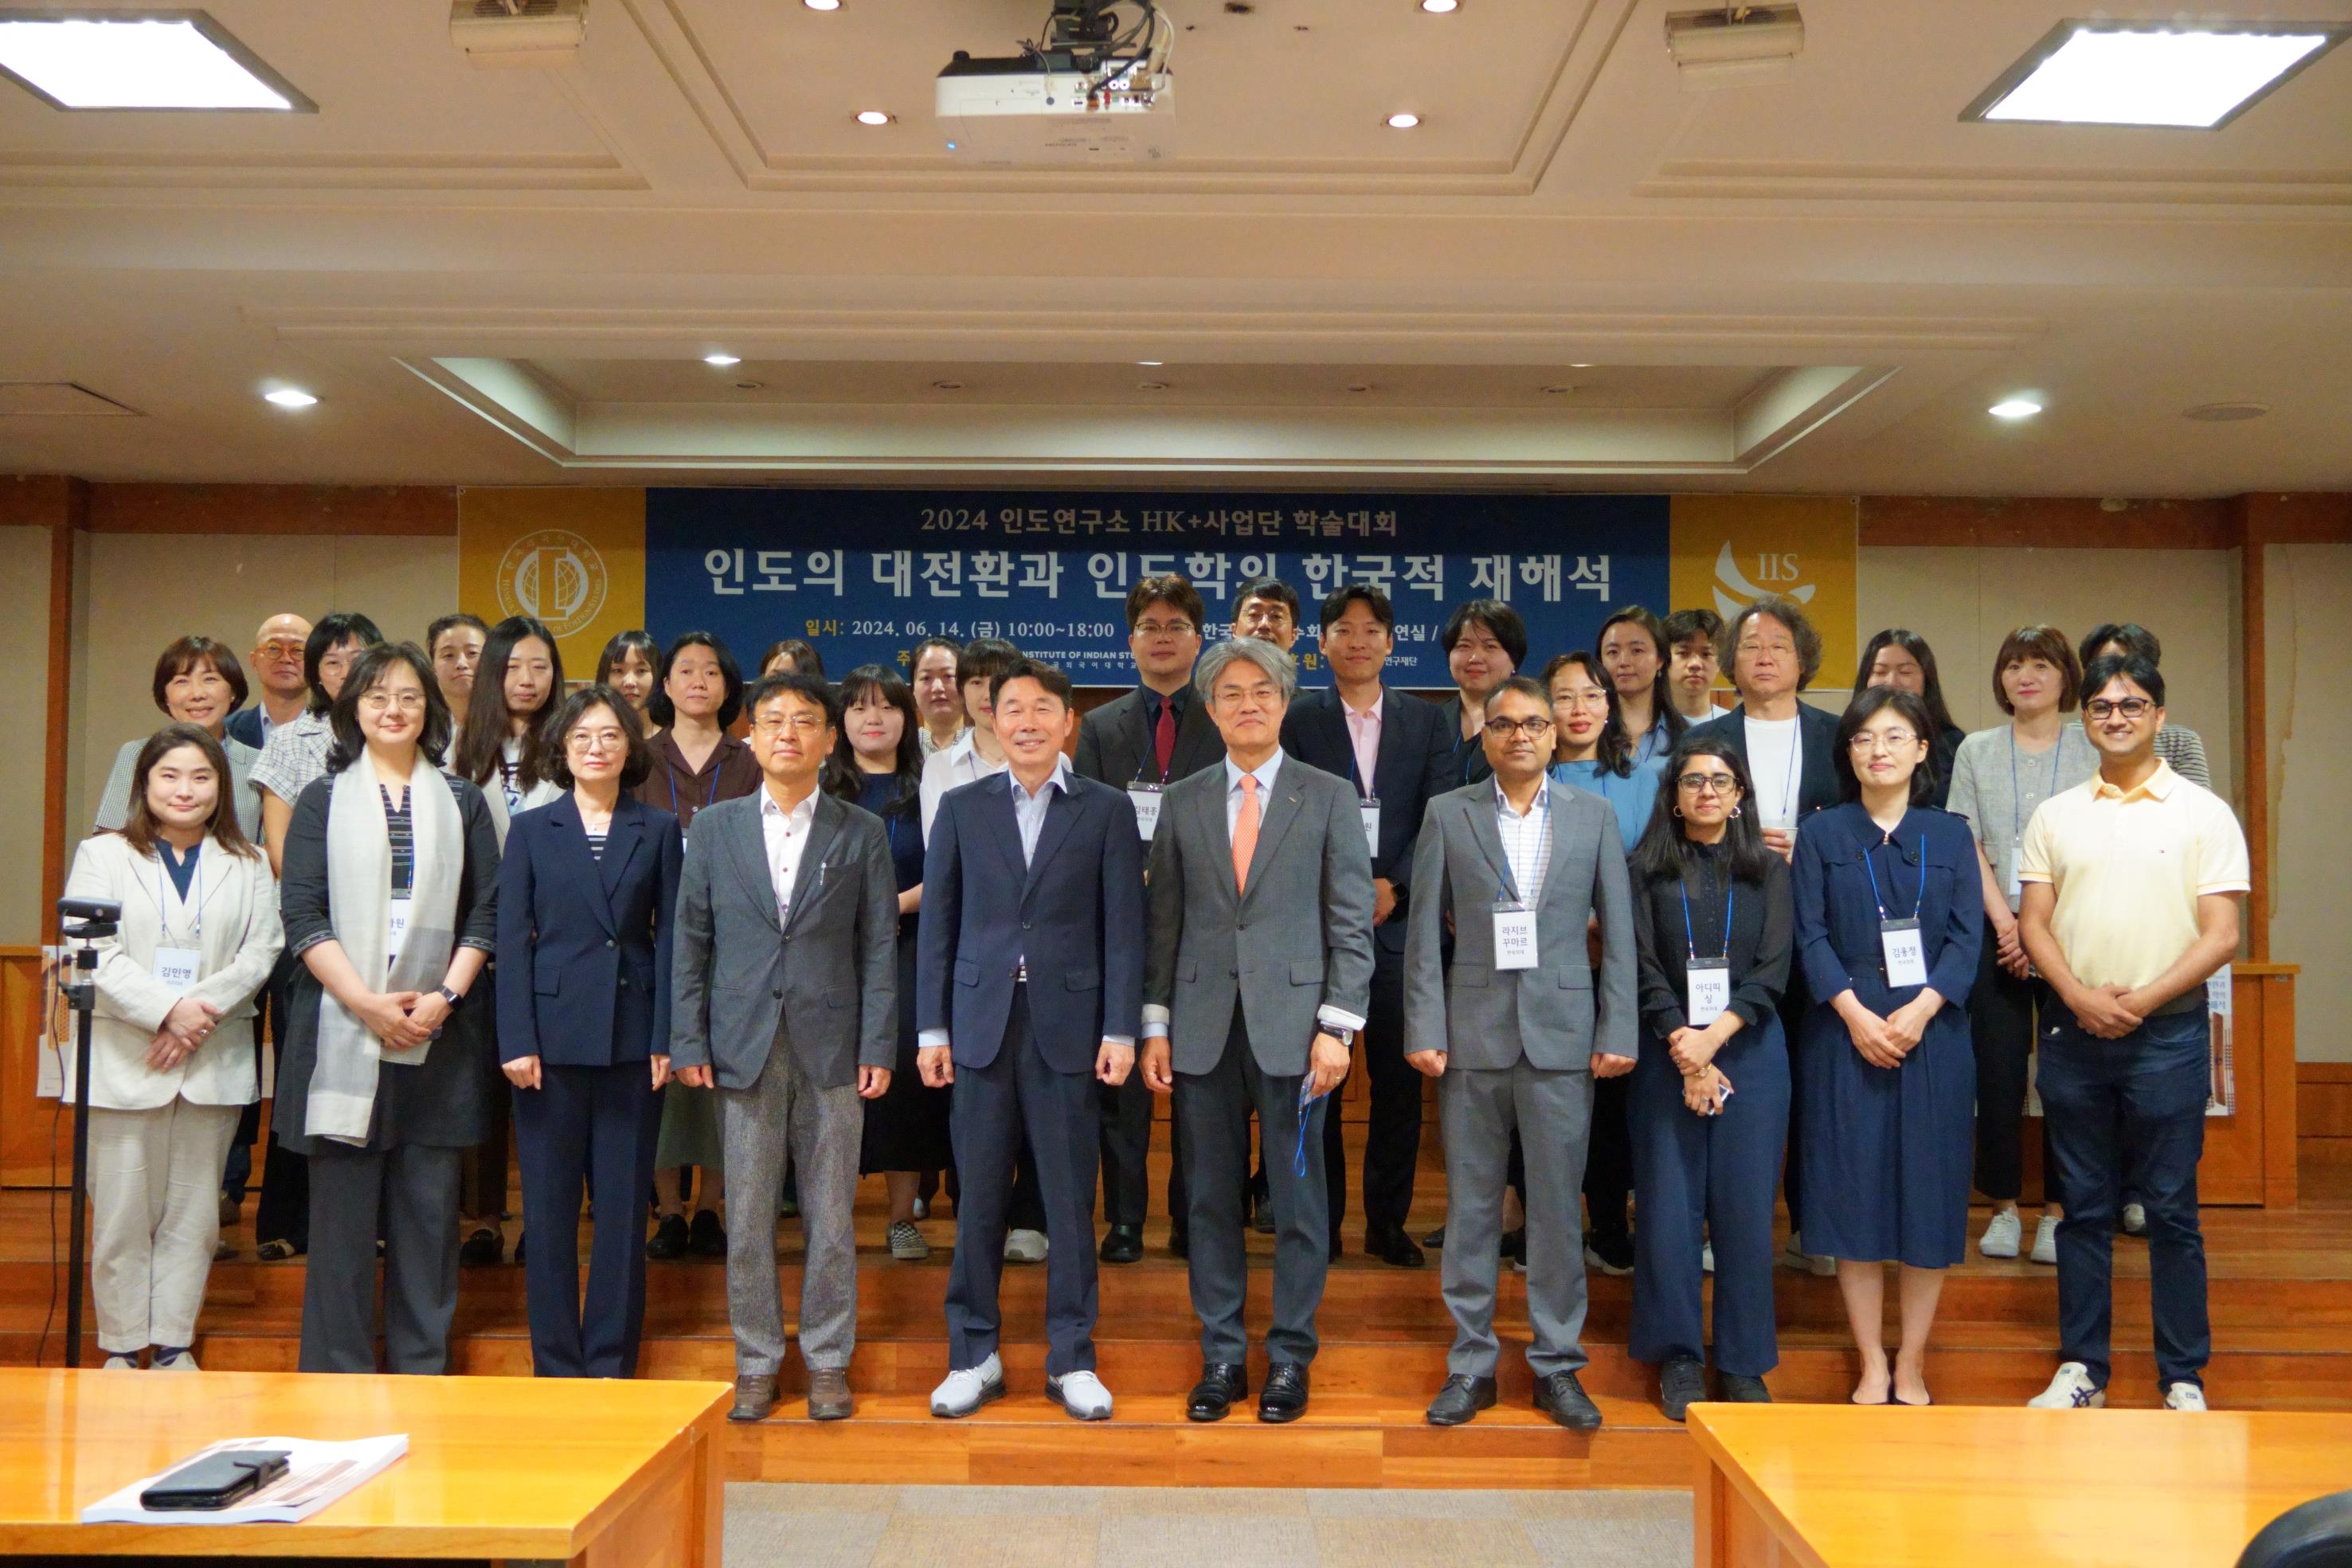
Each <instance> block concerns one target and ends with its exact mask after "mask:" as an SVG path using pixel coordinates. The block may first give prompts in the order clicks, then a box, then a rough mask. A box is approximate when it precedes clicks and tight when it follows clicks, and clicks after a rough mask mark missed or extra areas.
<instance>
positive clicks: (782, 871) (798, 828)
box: [760, 784, 816, 924]
mask: <svg viewBox="0 0 2352 1568" xmlns="http://www.w3.org/2000/svg"><path fill="white" fill-rule="evenodd" d="M815 821H816V791H815V790H814V789H812V790H810V791H809V792H808V795H807V796H806V798H804V799H803V800H802V801H801V803H800V804H799V805H797V806H794V807H793V809H792V810H789V811H787V810H784V809H783V808H782V806H779V805H777V804H776V797H775V795H774V793H773V792H772V791H771V790H770V789H768V787H767V786H766V785H764V784H762V785H761V787H760V837H761V839H762V840H763V841H766V844H767V847H768V884H769V885H770V886H771V887H773V888H774V889H775V890H776V919H777V921H778V923H780V924H781V923H782V921H783V920H784V919H785V918H786V917H787V916H788V915H791V914H792V907H793V883H796V882H797V881H798V880H799V879H800V874H801V852H803V850H805V849H807V848H808V841H809V829H810V827H811V826H812V825H813V824H814V822H815Z"/></svg>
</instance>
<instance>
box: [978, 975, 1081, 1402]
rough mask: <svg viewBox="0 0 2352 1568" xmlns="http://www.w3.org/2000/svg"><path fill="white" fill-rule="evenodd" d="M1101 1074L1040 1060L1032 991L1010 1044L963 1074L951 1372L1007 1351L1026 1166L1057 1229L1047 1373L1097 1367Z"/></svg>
mask: <svg viewBox="0 0 2352 1568" xmlns="http://www.w3.org/2000/svg"><path fill="white" fill-rule="evenodd" d="M1099 1087H1101V1085H1099V1084H1097V1082H1095V1080H1094V1078H1093V1076H1092V1075H1091V1073H1087V1072H1056V1071H1054V1069H1053V1068H1052V1067H1051V1066H1050V1065H1048V1064H1047V1062H1046V1061H1045V1057H1044V1056H1043V1055H1041V1054H1040V1053H1039V1051H1038V1050H1037V1041H1036V1037H1035V1035H1034V1033H1033V1032H1032V1030H1031V1029H1030V1024H1029V988H1028V987H1027V986H1026V985H1018V986H1015V987H1013V1011H1012V1012H1011V1014H1010V1015H1009V1016H1008V1017H1007V1018H1006V1019H1005V1024H1004V1043H1003V1045H1002V1046H1000V1047H999V1048H998V1050H997V1052H996V1059H995V1060H994V1061H991V1062H990V1063H989V1064H988V1065H987V1066H985V1067H970V1066H966V1065H964V1064H963V1063H961V1062H959V1063H957V1064H956V1070H955V1082H954V1083H953V1084H951V1085H950V1093H951V1095H952V1096H953V1098H952V1099H951V1100H950V1103H949V1112H948V1115H949V1122H950V1125H951V1127H952V1128H953V1130H954V1138H955V1147H956V1170H957V1172H958V1180H959V1181H960V1183H961V1188H962V1196H961V1197H959V1198H958V1199H957V1200H956V1247H955V1260H954V1263H953V1264H952V1266H950V1269H949V1270H948V1294H947V1318H948V1365H949V1367H950V1370H953V1371H966V1370H969V1369H970V1368H972V1367H975V1366H978V1365H979V1364H981V1363H982V1362H984V1361H986V1360H987V1359H988V1358H989V1357H990V1356H991V1355H993V1354H995V1353H996V1346H997V1336H998V1333H999V1332H1000V1331H1001V1329H1002V1328H1003V1313H1002V1312H1000V1310H999V1307H998V1298H997V1292H998V1290H999V1287H1000V1286H1001V1285H1002V1283H1003V1278H1004V1233H1005V1231H1006V1229H1007V1228H1009V1221H1010V1219H1011V1201H1012V1196H1013V1181H1014V1175H1013V1173H1014V1167H1015V1166H1016V1164H1017V1163H1018V1162H1020V1161H1021V1160H1022V1159H1023V1158H1024V1157H1026V1158H1027V1159H1029V1160H1030V1161H1031V1162H1032V1164H1031V1166H1030V1168H1031V1171H1032V1172H1033V1175H1032V1176H1031V1180H1032V1182H1033V1184H1034V1201H1035V1202H1036V1203H1037V1204H1038V1205H1039V1207H1042V1209H1043V1211H1044V1227H1045V1240H1046V1253H1045V1341H1046V1353H1045V1372H1046V1375H1048V1376H1053V1377H1060V1376H1063V1375H1066V1374H1068V1373H1073V1372H1091V1371H1093V1370H1094V1364H1095V1340H1094V1333H1095V1313H1096V1310H1097V1284H1096V1272H1095V1161H1096V1157H1097V1155H1096V1148H1097V1144H1096V1134H1097V1128H1096V1125H1095V1121H1096V1117H1097V1115H1098V1114H1099V1113H1100V1111H1099V1102H1098V1101H1097V1098H1096V1095H1095V1091H1096V1090H1097V1088H1099Z"/></svg>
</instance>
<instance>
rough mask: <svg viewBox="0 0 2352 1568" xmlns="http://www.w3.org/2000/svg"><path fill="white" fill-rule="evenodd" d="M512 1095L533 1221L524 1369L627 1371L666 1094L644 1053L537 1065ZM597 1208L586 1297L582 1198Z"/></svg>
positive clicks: (642, 1298) (546, 1372) (544, 1372)
mask: <svg viewBox="0 0 2352 1568" xmlns="http://www.w3.org/2000/svg"><path fill="white" fill-rule="evenodd" d="M513 1095H514V1124H515V1152H516V1154H517V1155H518V1157H519V1158H520V1162H521V1166H522V1211H523V1215H524V1218H525V1220H526V1222H527V1223H528V1224H529V1225H530V1228H531V1231H530V1253H529V1254H528V1255H527V1257H526V1258H525V1260H524V1262H523V1299H524V1301H525V1304H526V1306H527V1308H528V1311H529V1312H530V1366H531V1371H532V1372H534V1373H536V1374H537V1375H540V1376H541V1377H631V1376H634V1375H635V1374H636V1370H637V1342H638V1339H639V1337H640V1335H641V1334H642V1333H643V1332H644V1328H645V1318H646V1246H645V1241H646V1234H645V1231H646V1228H645V1208H644V1198H645V1192H646V1187H647V1186H649V1185H650V1184H651V1183H652V1181H653V1176H654V1142H655V1140H656V1137H658V1136H659V1134H660V1133H661V1098H660V1096H658V1095H656V1093H655V1092H654V1089H653V1074H652V1071H651V1070H650V1069H649V1068H648V1066H647V1064H646V1062H645V1061H623V1062H615V1063H614V1064H613V1065H612V1066H609V1067H560V1066H553V1065H549V1064H546V1063H542V1064H541V1067H540V1087H538V1088H537V1089H517V1090H514V1091H513ZM583 1186H585V1187H586V1189H587V1192H588V1200H589V1202H590V1203H592V1204H593V1205H594V1206H595V1209H596V1228H595V1233H594V1239H593V1241H592V1242H591V1243H590V1246H589V1253H588V1296H587V1300H586V1301H585V1302H584V1303H583V1301H582V1300H581V1296H580V1194H581V1189H582V1188H583Z"/></svg>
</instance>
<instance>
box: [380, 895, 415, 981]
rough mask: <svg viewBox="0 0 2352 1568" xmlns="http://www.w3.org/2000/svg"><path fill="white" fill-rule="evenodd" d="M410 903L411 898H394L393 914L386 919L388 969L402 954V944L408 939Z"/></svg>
mask: <svg viewBox="0 0 2352 1568" xmlns="http://www.w3.org/2000/svg"><path fill="white" fill-rule="evenodd" d="M408 905H409V900H407V899H405V898H395V899H394V900H393V901H392V911H391V914H390V915H389V916H388V917H387V918H386V919H385V921H384V926H383V957H384V967H385V968H387V969H389V968H390V967H392V963H393V960H394V959H396V958H398V957H399V956H400V949H401V946H402V945H403V944H404V943H405V942H406V941H407V940H408Z"/></svg>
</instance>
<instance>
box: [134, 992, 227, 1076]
mask: <svg viewBox="0 0 2352 1568" xmlns="http://www.w3.org/2000/svg"><path fill="white" fill-rule="evenodd" d="M220 1016H221V1010H220V1009H218V1008H216V1007H215V1006H213V1005H212V1003H210V1002H203V1001H198V1000H197V999H196V998H194V997H182V998H180V999H179V1000H178V1001H176V1002H173V1004H172V1010H171V1011H170V1012H167V1013H165V1014H164V1015H163V1022H162V1023H161V1024H158V1025H157V1026H156V1028H155V1038H154V1039H152V1040H149V1041H148V1042H147V1065H148V1066H149V1067H151V1068H152V1069H154V1070H155V1071H158V1072H169V1071H172V1070H173V1069H174V1068H176V1067H178V1066H179V1065H180V1063H182V1062H184V1061H187V1060H188V1058H190V1057H192V1056H194V1055H195V1053H196V1048H197V1047H198V1046H200V1045H202V1044H204V1042H205V1040H206V1039H207V1038H208V1037H210V1035H211V1034H212V1032H213V1030H214V1029H215V1027H217V1026H218V1025H219V1023H220Z"/></svg>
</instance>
